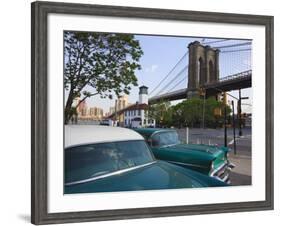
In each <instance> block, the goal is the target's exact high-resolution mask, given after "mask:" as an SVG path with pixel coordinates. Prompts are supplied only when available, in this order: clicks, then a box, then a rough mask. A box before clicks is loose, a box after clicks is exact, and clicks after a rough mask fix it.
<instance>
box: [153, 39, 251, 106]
mask: <svg viewBox="0 0 281 226" xmlns="http://www.w3.org/2000/svg"><path fill="white" fill-rule="evenodd" d="M251 46H252V43H251V41H250V40H244V41H241V40H240V41H235V40H230V39H221V40H217V41H210V42H205V43H204V42H198V41H194V42H192V43H190V44H189V45H188V48H187V52H186V53H185V54H184V55H183V56H182V57H181V58H180V59H179V61H178V62H177V63H176V64H175V66H174V67H173V68H172V69H171V70H170V71H169V72H168V73H167V74H166V76H165V77H164V78H163V79H162V80H161V81H159V83H158V84H157V85H156V86H155V87H154V88H153V89H152V91H151V92H150V94H149V103H150V104H153V103H157V102H159V101H173V100H180V99H186V98H191V97H194V96H196V95H198V94H199V93H200V90H201V91H202V90H204V95H206V97H210V96H217V94H219V93H221V92H227V91H233V90H241V89H245V88H249V87H251V86H252V66H251V59H252V48H251Z"/></svg>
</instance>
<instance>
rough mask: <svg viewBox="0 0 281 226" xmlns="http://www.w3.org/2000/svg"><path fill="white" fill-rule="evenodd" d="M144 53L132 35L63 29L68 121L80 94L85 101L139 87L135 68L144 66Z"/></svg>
mask: <svg viewBox="0 0 281 226" xmlns="http://www.w3.org/2000/svg"><path fill="white" fill-rule="evenodd" d="M142 54H143V51H142V50H141V47H140V44H139V41H138V40H135V39H134V36H133V35H130V34H112V33H89V32H64V60H65V64H64V87H65V89H66V90H67V91H68V98H67V103H66V107H65V119H66V120H65V123H67V122H68V121H69V119H70V118H71V115H70V113H71V111H70V108H71V107H72V104H73V100H74V98H75V97H77V96H81V94H82V100H84V99H86V98H88V97H91V96H94V95H100V97H102V98H105V97H109V98H112V95H113V94H115V95H116V96H120V94H121V93H126V94H129V93H130V90H131V85H134V86H137V78H136V76H135V70H138V69H140V68H141V67H140V64H139V63H138V62H139V60H140V57H141V55H142ZM85 88H87V90H85ZM76 107H77V106H76Z"/></svg>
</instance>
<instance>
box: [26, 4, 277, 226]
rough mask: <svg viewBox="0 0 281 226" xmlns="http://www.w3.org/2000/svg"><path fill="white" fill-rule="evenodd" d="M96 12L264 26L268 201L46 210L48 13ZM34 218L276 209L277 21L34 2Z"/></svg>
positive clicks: (103, 217)
mask: <svg viewBox="0 0 281 226" xmlns="http://www.w3.org/2000/svg"><path fill="white" fill-rule="evenodd" d="M51 13H54V14H72V15H95V16H110V17H125V18H145V19H160V20H161V19H164V20H175V21H195V22H211V23H221V22H222V21H223V22H224V23H227V24H238V25H239V24H241V25H242V24H247V25H260V26H264V27H265V35H266V37H265V40H266V43H265V46H266V56H265V59H266V65H265V67H266V72H265V74H266V78H265V81H266V83H265V86H266V97H265V99H266V107H265V115H266V119H265V122H266V131H265V141H266V146H265V147H264V148H265V149H266V150H265V153H266V159H265V166H266V167H265V171H266V172H265V175H266V182H265V186H266V187H265V191H266V194H265V200H264V201H248V202H237V203H223V204H203V205H186V206H169V207H149V208H134V209H117V210H99V211H77V212H64V213H48V206H47V200H48V186H47V176H48V175H47V156H48V151H47V150H48V114H47V112H48V111H47V110H48V104H47V103H48V98H47V96H48V95H47V90H48V87H47V84H48V83H47V81H48V76H47V66H48V61H47V46H48V43H47V34H48V29H47V26H48V21H47V17H48V15H49V14H51ZM31 15H32V20H31V27H32V29H31V39H32V40H31V48H32V50H31V51H32V52H31V53H32V54H31V55H32V58H31V69H32V73H31V87H32V90H31V100H32V102H31V103H32V104H31V112H32V116H31V119H32V120H31V122H32V124H31V128H32V133H31V138H32V141H31V144H32V148H31V179H32V180H31V188H32V189H31V222H32V223H33V224H51V223H70V222H86V221H102V220H118V219H132V218H148V217H167V216H180V215H192V214H212V213H228V212H241V211H257V210H272V209H273V125H274V123H273V102H274V101H273V20H274V18H273V17H272V16H260V15H245V14H228V13H213V12H212V13H211V12H199V11H182V10H167V9H152V8H134V7H120V6H103V5H89V4H73V3H57V2H33V3H32V5H31Z"/></svg>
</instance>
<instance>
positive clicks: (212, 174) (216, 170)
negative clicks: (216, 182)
mask: <svg viewBox="0 0 281 226" xmlns="http://www.w3.org/2000/svg"><path fill="white" fill-rule="evenodd" d="M227 165H228V163H227V162H226V163H224V164H222V165H220V166H219V167H218V168H217V169H215V170H214V171H213V172H212V173H211V174H210V176H211V177H214V175H215V174H216V173H217V172H218V171H220V170H221V169H222V168H224V167H227Z"/></svg>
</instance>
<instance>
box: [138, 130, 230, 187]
mask: <svg viewBox="0 0 281 226" xmlns="http://www.w3.org/2000/svg"><path fill="white" fill-rule="evenodd" d="M135 131H137V132H138V133H140V134H141V135H142V136H143V137H144V138H145V139H146V141H147V143H148V144H149V146H150V148H151V150H152V152H153V154H154V156H155V157H156V158H157V159H161V160H165V161H168V162H170V163H174V164H177V165H180V166H183V167H185V168H188V169H192V170H196V171H198V172H200V173H203V174H206V175H209V176H211V177H214V178H217V179H219V180H221V181H223V182H226V183H230V179H229V172H230V171H231V169H232V168H233V167H234V165H233V164H231V163H230V162H229V160H228V153H229V151H230V149H229V148H227V147H218V146H215V145H203V144H183V143H181V142H180V140H179V136H178V133H177V131H176V130H174V129H162V128H138V129H135Z"/></svg>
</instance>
